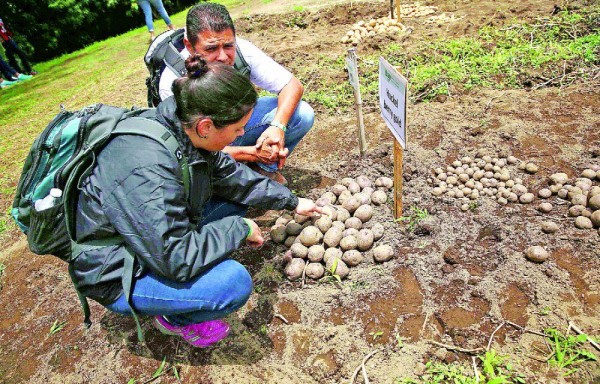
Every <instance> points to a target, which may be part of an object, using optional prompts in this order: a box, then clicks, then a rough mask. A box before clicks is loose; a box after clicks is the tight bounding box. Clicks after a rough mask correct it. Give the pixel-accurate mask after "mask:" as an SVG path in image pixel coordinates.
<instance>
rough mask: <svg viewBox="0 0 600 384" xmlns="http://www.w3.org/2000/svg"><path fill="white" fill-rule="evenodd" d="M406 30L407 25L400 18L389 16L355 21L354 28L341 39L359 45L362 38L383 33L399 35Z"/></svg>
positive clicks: (346, 42)
mask: <svg viewBox="0 0 600 384" xmlns="http://www.w3.org/2000/svg"><path fill="white" fill-rule="evenodd" d="M404 31H406V27H405V26H404V25H402V23H400V22H399V21H398V20H396V19H391V18H389V17H382V18H379V19H371V20H369V21H367V22H365V21H364V20H361V21H359V22H358V23H355V24H354V25H353V26H352V28H351V29H350V30H349V31H348V32H346V35H344V37H342V39H341V40H340V41H341V42H342V43H343V44H352V45H355V46H356V45H358V44H359V43H360V42H361V40H362V39H364V38H367V37H372V36H375V35H382V34H386V33H389V34H393V35H397V34H399V33H401V32H404Z"/></svg>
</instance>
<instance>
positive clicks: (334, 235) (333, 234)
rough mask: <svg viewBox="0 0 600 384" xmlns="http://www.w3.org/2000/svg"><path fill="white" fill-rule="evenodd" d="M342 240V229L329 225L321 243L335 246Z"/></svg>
mask: <svg viewBox="0 0 600 384" xmlns="http://www.w3.org/2000/svg"><path fill="white" fill-rule="evenodd" d="M341 240H342V231H341V230H340V229H339V228H337V227H333V226H332V227H331V228H330V229H329V230H328V231H327V232H326V233H325V236H324V237H323V243H324V244H325V245H326V246H328V247H337V246H338V245H339V244H340V241H341Z"/></svg>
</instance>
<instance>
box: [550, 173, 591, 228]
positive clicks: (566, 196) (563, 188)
mask: <svg viewBox="0 0 600 384" xmlns="http://www.w3.org/2000/svg"><path fill="white" fill-rule="evenodd" d="M552 195H557V196H558V197H559V198H561V199H563V200H567V201H569V202H570V203H571V205H570V207H569V209H568V211H567V214H568V215H569V216H570V217H574V218H575V227H577V228H579V229H592V228H600V166H594V167H593V168H588V169H585V170H583V172H582V173H581V175H580V177H578V178H576V179H575V180H570V179H569V177H568V176H567V174H566V173H555V174H553V175H551V176H550V182H549V187H548V188H543V189H540V190H539V191H538V196H539V197H540V198H542V199H547V198H549V197H551V196H552ZM552 208H553V207H552V204H551V203H549V202H542V203H540V204H539V206H538V210H539V211H541V212H544V213H547V212H550V211H551V210H552ZM553 229H557V228H555V227H552V228H547V229H546V228H545V227H544V226H543V227H542V230H544V232H552V230H553ZM598 233H599V234H600V229H599V230H598Z"/></svg>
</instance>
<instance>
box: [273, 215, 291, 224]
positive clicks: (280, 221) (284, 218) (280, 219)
mask: <svg viewBox="0 0 600 384" xmlns="http://www.w3.org/2000/svg"><path fill="white" fill-rule="evenodd" d="M291 220H292V216H291V215H289V214H287V213H286V214H283V215H281V216H280V217H278V218H277V220H275V226H279V225H283V226H285V225H286V224H287V223H289V222H290V221H291Z"/></svg>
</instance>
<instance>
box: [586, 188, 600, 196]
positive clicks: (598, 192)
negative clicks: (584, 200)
mask: <svg viewBox="0 0 600 384" xmlns="http://www.w3.org/2000/svg"><path fill="white" fill-rule="evenodd" d="M598 195H600V186H597V185H594V186H593V187H592V188H590V193H589V194H588V197H589V198H590V199H591V198H592V197H594V196H598Z"/></svg>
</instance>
